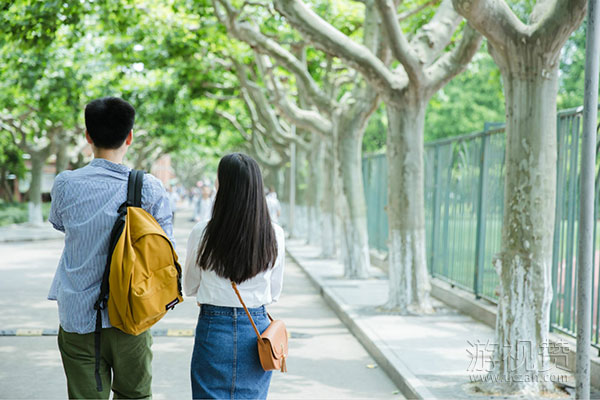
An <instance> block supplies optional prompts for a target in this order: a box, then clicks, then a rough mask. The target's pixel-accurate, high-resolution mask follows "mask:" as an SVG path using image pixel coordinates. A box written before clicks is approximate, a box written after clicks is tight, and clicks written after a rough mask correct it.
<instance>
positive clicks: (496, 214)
mask: <svg viewBox="0 0 600 400" xmlns="http://www.w3.org/2000/svg"><path fill="white" fill-rule="evenodd" d="M581 118H582V111H581V108H577V109H571V110H564V111H561V112H559V113H558V121H557V141H558V162H557V190H556V224H555V229H554V251H553V258H552V283H553V289H554V297H553V301H552V308H551V328H552V329H556V330H560V331H562V332H565V333H567V334H570V335H573V336H574V335H575V332H576V327H575V321H576V316H575V305H576V304H575V303H576V295H577V294H576V287H577V285H576V279H575V278H576V276H577V275H576V274H577V272H576V271H577V219H578V213H579V197H578V193H579V187H578V185H579V149H580V146H581V140H580V139H581ZM504 152H505V134H504V127H503V125H500V124H486V126H485V128H484V130H483V131H482V132H477V133H474V134H471V135H465V136H460V137H454V138H448V139H443V140H437V141H435V142H430V143H426V144H425V182H424V184H425V229H426V235H427V243H426V249H427V260H428V267H429V270H430V272H431V275H432V276H435V277H437V278H440V279H443V280H445V281H447V282H449V283H451V284H452V285H454V286H457V287H460V288H462V289H465V290H468V291H470V292H472V293H474V294H475V296H476V297H478V298H479V297H484V298H486V299H488V300H491V301H494V302H495V301H496V299H497V285H498V275H497V274H496V271H495V270H494V268H493V266H492V258H493V257H494V255H495V254H496V253H498V252H499V251H500V245H501V230H502V216H503V211H504V210H503V206H504ZM363 176H364V185H365V194H366V201H367V218H368V229H369V242H370V244H371V246H372V247H373V248H376V249H378V250H383V251H385V250H386V249H387V244H386V242H387V234H388V231H387V215H386V213H385V206H386V204H387V163H386V159H385V155H373V156H368V157H365V158H364V159H363ZM598 180H599V174H598V163H597V172H596V218H595V229H594V248H595V254H594V272H593V288H594V295H593V299H592V301H593V306H592V312H593V315H592V329H593V331H592V342H593V343H595V345H596V346H599V345H600V326H599V325H600V324H599V321H600V287H599V285H598V281H599V276H600V232H599V231H598V228H599V226H598V225H599V223H598V222H599V221H598V218H597V216H598V214H597V213H598V209H599V206H600V193H599V189H600V184H599V182H598Z"/></svg>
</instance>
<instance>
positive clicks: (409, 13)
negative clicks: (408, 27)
mask: <svg viewBox="0 0 600 400" xmlns="http://www.w3.org/2000/svg"><path fill="white" fill-rule="evenodd" d="M439 2H440V0H430V1H428V2H427V3H425V4H422V5H421V6H419V7H417V8H415V9H414V10H410V11H405V12H403V13H402V14H398V22H402V21H406V20H407V19H409V18H410V17H412V16H413V15H416V14H418V13H420V12H421V11H423V10H424V9H426V8H427V7H429V6H433V5H435V4H437V3H439Z"/></svg>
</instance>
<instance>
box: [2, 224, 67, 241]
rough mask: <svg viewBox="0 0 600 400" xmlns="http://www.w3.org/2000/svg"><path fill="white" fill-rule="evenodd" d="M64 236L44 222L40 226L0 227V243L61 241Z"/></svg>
mask: <svg viewBox="0 0 600 400" xmlns="http://www.w3.org/2000/svg"><path fill="white" fill-rule="evenodd" d="M64 236H65V235H64V234H63V233H61V232H58V231H57V230H56V229H54V228H53V227H52V225H51V224H50V223H49V222H44V223H43V224H42V225H31V224H28V223H24V224H12V225H6V226H0V243H7V242H31V241H36V240H52V239H62V238H63V237H64Z"/></svg>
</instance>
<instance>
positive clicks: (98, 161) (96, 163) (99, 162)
mask: <svg viewBox="0 0 600 400" xmlns="http://www.w3.org/2000/svg"><path fill="white" fill-rule="evenodd" d="M90 165H91V166H93V167H102V168H106V169H109V170H111V171H117V172H129V171H131V168H129V167H128V166H126V165H123V164H117V163H114V162H112V161H108V160H107V159H105V158H94V159H93V160H92V162H91V163H90Z"/></svg>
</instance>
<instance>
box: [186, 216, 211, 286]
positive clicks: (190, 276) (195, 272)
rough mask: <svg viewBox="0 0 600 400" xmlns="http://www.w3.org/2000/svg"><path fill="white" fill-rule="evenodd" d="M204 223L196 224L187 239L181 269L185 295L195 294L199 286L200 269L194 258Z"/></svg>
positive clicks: (196, 256) (196, 255) (195, 257)
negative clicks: (182, 269)
mask: <svg viewBox="0 0 600 400" xmlns="http://www.w3.org/2000/svg"><path fill="white" fill-rule="evenodd" d="M205 225H206V224H203V223H198V224H196V226H195V227H194V229H192V232H191V233H190V237H189V238H188V241H187V251H186V253H185V265H184V271H183V292H184V293H185V295H186V296H195V295H196V293H198V287H199V286H200V279H201V271H200V268H199V267H198V265H196V259H197V258H198V246H199V245H200V239H201V238H202V233H203V232H204V227H205Z"/></svg>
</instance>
